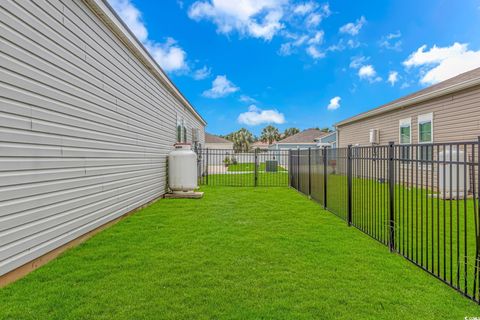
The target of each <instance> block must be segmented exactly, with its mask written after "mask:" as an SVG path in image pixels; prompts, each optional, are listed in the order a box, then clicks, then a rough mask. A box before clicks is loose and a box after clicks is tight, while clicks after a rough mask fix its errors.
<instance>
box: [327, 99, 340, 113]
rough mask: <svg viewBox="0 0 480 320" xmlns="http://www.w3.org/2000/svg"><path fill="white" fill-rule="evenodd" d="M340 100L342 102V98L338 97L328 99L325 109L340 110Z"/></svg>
mask: <svg viewBox="0 0 480 320" xmlns="http://www.w3.org/2000/svg"><path fill="white" fill-rule="evenodd" d="M340 100H342V98H340V97H339V96H336V97H333V98H332V99H330V103H329V104H328V106H327V109H328V110H337V109H338V108H340Z"/></svg>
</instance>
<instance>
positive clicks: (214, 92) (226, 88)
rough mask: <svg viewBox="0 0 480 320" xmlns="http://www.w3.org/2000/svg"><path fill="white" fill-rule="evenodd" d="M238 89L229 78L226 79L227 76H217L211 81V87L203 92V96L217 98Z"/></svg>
mask: <svg viewBox="0 0 480 320" xmlns="http://www.w3.org/2000/svg"><path fill="white" fill-rule="evenodd" d="M238 90H240V88H238V87H236V86H235V85H234V84H233V83H232V82H231V81H230V80H228V79H227V76H225V75H223V76H217V77H216V78H215V80H213V82H212V87H211V88H210V89H208V90H206V91H204V92H203V96H204V97H207V98H212V99H217V98H222V97H226V96H228V95H229V94H231V93H234V92H237V91H238Z"/></svg>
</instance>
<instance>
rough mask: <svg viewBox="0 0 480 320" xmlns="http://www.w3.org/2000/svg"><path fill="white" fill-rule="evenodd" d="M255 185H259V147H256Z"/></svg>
mask: <svg viewBox="0 0 480 320" xmlns="http://www.w3.org/2000/svg"><path fill="white" fill-rule="evenodd" d="M253 180H254V182H253V184H254V186H255V187H256V186H257V185H258V148H257V149H255V170H254V178H253Z"/></svg>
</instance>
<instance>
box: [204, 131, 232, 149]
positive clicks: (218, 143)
mask: <svg viewBox="0 0 480 320" xmlns="http://www.w3.org/2000/svg"><path fill="white" fill-rule="evenodd" d="M205 148H207V149H233V142H232V141H228V140H227V139H224V138H222V137H219V136H216V135H213V134H209V133H205Z"/></svg>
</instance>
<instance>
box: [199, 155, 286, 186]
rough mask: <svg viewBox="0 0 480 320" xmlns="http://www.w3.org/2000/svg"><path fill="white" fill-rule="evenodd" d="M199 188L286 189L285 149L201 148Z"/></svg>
mask: <svg viewBox="0 0 480 320" xmlns="http://www.w3.org/2000/svg"><path fill="white" fill-rule="evenodd" d="M197 154H198V183H199V185H213V186H215V185H216V186H237V187H257V186H259V187H262V186H263V187H287V186H288V185H289V174H288V166H289V163H288V162H289V153H288V150H258V149H256V150H254V151H250V152H236V151H235V150H232V149H200V150H197Z"/></svg>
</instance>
